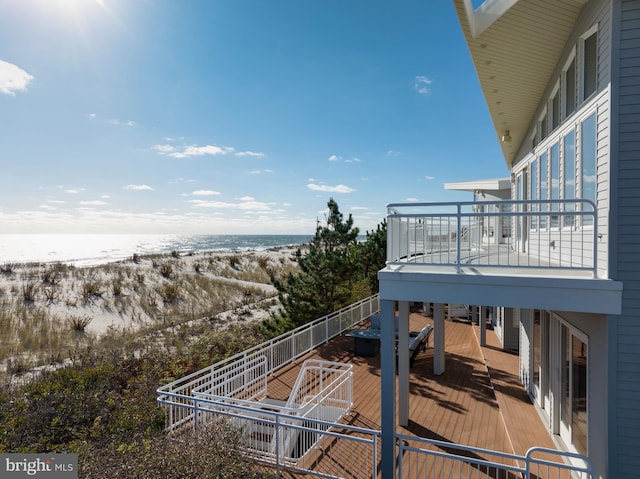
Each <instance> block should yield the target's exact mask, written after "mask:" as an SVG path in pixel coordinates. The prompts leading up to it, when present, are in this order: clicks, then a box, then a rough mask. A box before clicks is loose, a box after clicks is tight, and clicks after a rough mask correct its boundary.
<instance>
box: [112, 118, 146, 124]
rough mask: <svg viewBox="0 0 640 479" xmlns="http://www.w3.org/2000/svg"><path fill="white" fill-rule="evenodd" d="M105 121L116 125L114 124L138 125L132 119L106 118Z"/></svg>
mask: <svg viewBox="0 0 640 479" xmlns="http://www.w3.org/2000/svg"><path fill="white" fill-rule="evenodd" d="M107 123H109V124H110V125H116V126H138V124H137V123H136V122H135V121H133V120H127V121H121V120H118V119H117V118H113V119H111V120H108V121H107Z"/></svg>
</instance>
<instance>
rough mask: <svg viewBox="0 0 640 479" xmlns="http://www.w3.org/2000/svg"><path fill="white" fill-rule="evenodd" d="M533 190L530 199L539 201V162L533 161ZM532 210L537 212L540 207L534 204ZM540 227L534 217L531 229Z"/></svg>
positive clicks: (531, 168)
mask: <svg viewBox="0 0 640 479" xmlns="http://www.w3.org/2000/svg"><path fill="white" fill-rule="evenodd" d="M530 170H531V189H530V190H529V191H530V194H529V196H530V198H531V199H532V200H537V199H538V162H537V160H533V162H532V163H531V167H530ZM531 209H532V210H533V211H537V209H538V206H537V205H536V204H535V203H534V204H532V205H531ZM537 227H538V218H537V217H536V216H532V217H531V229H536V228H537Z"/></svg>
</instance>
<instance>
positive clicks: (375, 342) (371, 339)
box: [346, 328, 380, 357]
mask: <svg viewBox="0 0 640 479" xmlns="http://www.w3.org/2000/svg"><path fill="white" fill-rule="evenodd" d="M346 336H348V337H350V338H353V352H354V353H355V354H356V355H357V356H369V357H371V356H377V354H378V352H379V351H380V330H379V329H371V328H368V329H352V330H351V331H349V332H348V333H347V334H346Z"/></svg>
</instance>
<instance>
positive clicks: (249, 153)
mask: <svg viewBox="0 0 640 479" xmlns="http://www.w3.org/2000/svg"><path fill="white" fill-rule="evenodd" d="M236 156H252V157H254V158H264V153H260V152H257V151H239V152H238V153H236Z"/></svg>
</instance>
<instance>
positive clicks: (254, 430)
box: [192, 360, 353, 462]
mask: <svg viewBox="0 0 640 479" xmlns="http://www.w3.org/2000/svg"><path fill="white" fill-rule="evenodd" d="M352 370H353V366H352V365H350V364H343V363H334V362H330V361H318V360H307V361H305V362H304V363H303V365H302V368H301V369H300V373H299V374H298V379H297V381H296V384H295V386H294V388H293V389H292V391H291V394H290V396H289V400H288V401H287V402H286V403H285V402H283V401H275V400H270V399H265V398H261V399H262V401H255V400H247V399H238V398H237V397H234V396H220V395H219V393H221V392H225V390H226V389H225V388H221V387H220V385H221V384H227V382H224V383H221V382H209V383H205V384H203V385H202V386H200V387H198V388H195V389H193V390H192V394H193V396H194V397H195V398H197V400H195V401H194V406H195V409H194V411H197V412H198V414H195V415H194V419H193V421H194V424H193V426H194V428H196V429H197V428H199V427H201V426H206V425H207V424H209V423H210V422H211V421H212V420H215V418H216V417H217V413H219V412H220V411H227V410H228V408H229V407H230V406H242V407H243V408H245V413H244V417H243V418H236V419H235V420H234V423H235V425H236V426H237V427H239V428H240V429H241V430H242V431H243V433H244V436H245V438H246V440H247V443H248V446H247V447H248V448H249V449H250V450H251V451H252V452H253V453H263V454H267V455H274V454H276V451H279V453H280V454H281V455H282V457H281V459H282V460H286V461H289V462H297V461H298V460H299V459H301V458H302V457H304V456H305V454H306V453H307V451H308V450H309V449H311V448H312V447H314V446H315V444H316V443H317V441H319V440H320V439H321V438H322V433H324V432H326V431H327V430H328V429H329V428H330V427H332V426H333V425H335V424H336V423H337V422H339V421H340V419H342V417H343V416H345V415H346V414H348V413H349V412H350V411H351V406H352V404H353V402H352V390H353V372H352ZM231 382H233V383H235V381H231ZM240 382H241V381H238V383H240ZM265 393H266V390H265ZM243 396H244V395H243ZM247 411H251V413H249V412H247ZM275 415H284V417H285V418H286V420H279V421H278V422H279V423H280V424H281V425H282V426H283V427H284V430H283V431H280V432H279V433H278V434H276V431H275V424H276V421H275V420H274V418H275V417H276V416H275ZM306 419H314V420H316V421H319V422H317V423H316V427H315V428H314V430H313V432H311V431H307V432H305V434H303V435H301V434H300V431H299V430H298V429H292V428H291V427H290V426H295V425H297V426H304V427H305V428H307V429H309V428H311V426H309V425H308V424H306V422H305V421H302V420H306Z"/></svg>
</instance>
